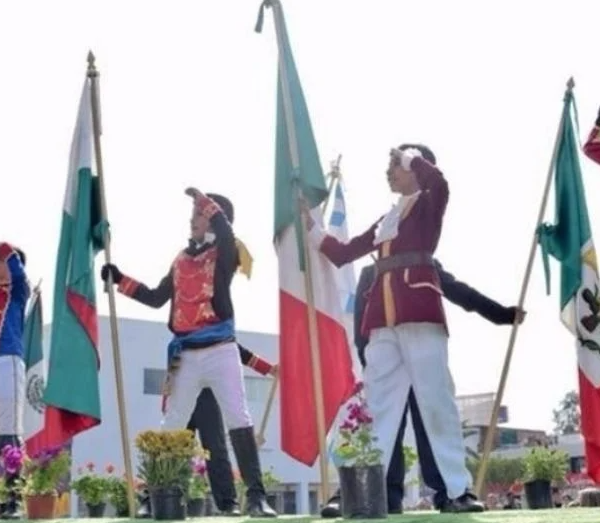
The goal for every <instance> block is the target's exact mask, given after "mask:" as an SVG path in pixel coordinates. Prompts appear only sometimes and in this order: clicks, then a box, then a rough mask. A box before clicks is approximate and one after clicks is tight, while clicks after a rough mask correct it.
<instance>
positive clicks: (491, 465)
mask: <svg viewBox="0 0 600 523" xmlns="http://www.w3.org/2000/svg"><path fill="white" fill-rule="evenodd" d="M480 463H481V462H480V460H479V459H473V458H469V459H467V468H468V469H469V472H470V473H471V475H472V476H473V477H474V478H475V477H477V471H478V470H479V465H480ZM524 474H525V463H524V461H523V458H497V457H490V459H489V461H488V465H487V470H486V473H485V480H484V483H485V484H486V485H488V486H500V487H501V488H503V489H507V488H509V487H510V486H511V485H512V484H514V483H515V482H516V481H519V480H520V479H522V478H523V475H524Z"/></svg>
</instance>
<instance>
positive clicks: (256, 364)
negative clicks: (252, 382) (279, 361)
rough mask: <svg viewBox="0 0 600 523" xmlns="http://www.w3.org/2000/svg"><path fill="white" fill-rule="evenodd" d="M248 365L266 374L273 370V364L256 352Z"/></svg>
mask: <svg viewBox="0 0 600 523" xmlns="http://www.w3.org/2000/svg"><path fill="white" fill-rule="evenodd" d="M248 367H250V368H251V369H254V370H255V371H256V372H258V373H259V374H262V375H263V376H266V375H267V374H269V372H271V369H272V368H273V365H271V364H270V363H269V362H268V361H265V360H263V359H262V358H259V357H258V356H257V355H256V354H254V355H253V356H252V357H251V358H250V361H249V362H248Z"/></svg>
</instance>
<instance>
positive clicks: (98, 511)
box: [87, 503, 106, 518]
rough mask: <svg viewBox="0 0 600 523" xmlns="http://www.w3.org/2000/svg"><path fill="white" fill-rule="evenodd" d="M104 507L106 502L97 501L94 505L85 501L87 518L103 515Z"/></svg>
mask: <svg viewBox="0 0 600 523" xmlns="http://www.w3.org/2000/svg"><path fill="white" fill-rule="evenodd" d="M105 509H106V503H98V504H96V505H90V504H89V503H87V512H88V518H101V517H104V510H105Z"/></svg>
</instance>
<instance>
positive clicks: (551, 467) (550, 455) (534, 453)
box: [523, 447, 569, 481]
mask: <svg viewBox="0 0 600 523" xmlns="http://www.w3.org/2000/svg"><path fill="white" fill-rule="evenodd" d="M523 462H524V464H525V472H524V474H523V479H524V481H534V480H536V479H538V480H545V481H560V480H563V479H564V477H565V474H566V473H567V471H568V469H569V455H568V454H567V453H566V452H563V451H562V450H556V449H553V450H551V449H547V448H545V447H534V448H533V449H531V451H530V452H529V454H527V455H526V456H525V457H524V458H523Z"/></svg>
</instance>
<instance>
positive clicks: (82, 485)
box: [71, 462, 114, 518]
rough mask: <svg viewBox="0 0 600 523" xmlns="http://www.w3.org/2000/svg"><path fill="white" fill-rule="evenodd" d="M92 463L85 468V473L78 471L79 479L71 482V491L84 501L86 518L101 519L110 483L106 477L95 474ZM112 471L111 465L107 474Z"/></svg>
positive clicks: (81, 470)
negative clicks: (86, 512)
mask: <svg viewBox="0 0 600 523" xmlns="http://www.w3.org/2000/svg"><path fill="white" fill-rule="evenodd" d="M95 469H96V467H95V465H94V464H93V463H91V462H90V463H88V464H87V465H86V466H85V470H86V472H85V473H84V470H83V469H81V468H80V469H79V477H78V478H77V479H76V480H75V481H73V482H71V489H72V490H74V491H75V492H76V493H77V495H78V496H79V497H80V498H81V499H82V500H83V501H84V503H85V504H86V507H87V511H88V517H90V518H101V517H102V516H104V511H105V510H106V501H107V499H108V495H109V491H110V481H109V478H108V477H106V476H101V475H99V474H97V473H96V471H95ZM109 470H110V472H109V473H111V472H112V471H113V470H114V467H113V466H112V465H109V466H108V467H107V472H108V471H109Z"/></svg>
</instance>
